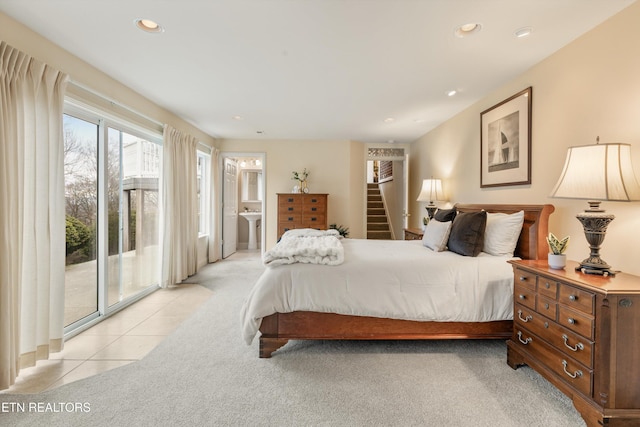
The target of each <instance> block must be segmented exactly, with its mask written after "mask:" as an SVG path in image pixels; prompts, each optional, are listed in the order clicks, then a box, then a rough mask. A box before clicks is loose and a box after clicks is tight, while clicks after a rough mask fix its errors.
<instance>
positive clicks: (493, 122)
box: [480, 87, 532, 188]
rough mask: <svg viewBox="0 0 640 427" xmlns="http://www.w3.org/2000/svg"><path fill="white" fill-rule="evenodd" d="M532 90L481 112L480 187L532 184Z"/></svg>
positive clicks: (524, 91) (529, 89)
mask: <svg viewBox="0 0 640 427" xmlns="http://www.w3.org/2000/svg"><path fill="white" fill-rule="evenodd" d="M531 92H532V91H531V87H528V88H527V89H525V90H523V91H521V92H518V93H516V94H515V95H513V96H512V97H510V98H508V99H505V100H504V101H502V102H500V103H499V104H496V105H494V106H493V107H491V108H489V109H488V110H485V111H483V112H482V113H480V187H481V188H484V187H499V186H506V185H523V184H531V97H532V93H531Z"/></svg>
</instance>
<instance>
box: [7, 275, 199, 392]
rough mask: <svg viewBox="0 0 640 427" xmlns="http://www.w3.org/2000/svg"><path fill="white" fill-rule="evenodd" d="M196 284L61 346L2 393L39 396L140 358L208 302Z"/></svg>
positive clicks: (161, 294)
mask: <svg viewBox="0 0 640 427" xmlns="http://www.w3.org/2000/svg"><path fill="white" fill-rule="evenodd" d="M211 295H212V292H211V290H209V289H207V288H205V287H203V286H200V285H196V284H182V285H180V286H176V287H173V288H169V289H160V290H158V291H156V292H154V293H152V294H151V295H148V296H147V297H145V298H143V299H142V300H140V301H138V302H136V303H135V304H132V305H131V306H129V307H127V308H125V309H124V310H122V311H120V312H118V313H117V314H115V315H113V316H111V317H109V318H108V319H106V320H104V321H102V322H100V323H98V324H97V325H95V326H93V327H92V328H90V329H87V330H86V331H84V332H82V333H81V334H78V335H76V336H75V337H73V338H71V339H69V340H68V341H66V342H65V346H64V350H63V351H61V352H59V353H53V354H52V355H51V356H50V358H49V360H41V361H39V362H38V363H37V364H36V366H34V367H32V368H26V369H22V370H21V371H20V376H19V377H18V378H17V380H16V383H15V384H14V385H13V386H11V388H9V389H7V390H4V391H2V392H1V393H11V394H31V393H40V392H43V391H45V390H49V389H52V388H55V387H58V386H60V385H62V384H67V383H70V382H72V381H76V380H79V379H82V378H86V377H89V376H92V375H96V374H98V373H100V372H104V371H108V370H109V369H113V368H117V367H119V366H123V365H126V364H128V363H132V362H135V361H136V360H140V359H142V358H143V357H144V356H145V355H146V354H147V353H149V352H150V351H151V350H152V349H153V348H154V347H155V346H156V345H158V344H159V343H160V342H162V340H163V339H164V338H165V337H166V336H167V335H169V334H170V333H171V332H172V331H173V330H174V329H175V328H176V327H178V325H180V323H181V322H182V321H183V320H185V319H186V318H187V317H189V316H190V315H191V314H193V313H194V312H195V311H196V310H197V309H198V308H199V307H200V305H201V304H202V303H204V302H205V301H207V300H208V299H209V297H211Z"/></svg>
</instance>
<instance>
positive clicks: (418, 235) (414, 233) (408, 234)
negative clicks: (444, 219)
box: [404, 228, 423, 240]
mask: <svg viewBox="0 0 640 427" xmlns="http://www.w3.org/2000/svg"><path fill="white" fill-rule="evenodd" d="M422 236H423V231H422V230H420V229H418V228H405V229H404V240H422Z"/></svg>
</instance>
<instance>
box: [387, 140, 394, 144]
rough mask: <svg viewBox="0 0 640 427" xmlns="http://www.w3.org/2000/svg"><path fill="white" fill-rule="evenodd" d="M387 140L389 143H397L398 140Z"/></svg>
mask: <svg viewBox="0 0 640 427" xmlns="http://www.w3.org/2000/svg"><path fill="white" fill-rule="evenodd" d="M387 142H388V143H389V144H395V143H396V140H395V139H390V140H388V141H387Z"/></svg>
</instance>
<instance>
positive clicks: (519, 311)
mask: <svg viewBox="0 0 640 427" xmlns="http://www.w3.org/2000/svg"><path fill="white" fill-rule="evenodd" d="M518 319H520V320H522V321H523V322H524V323H527V322H528V321H529V320H533V316H532V315H528V316H527V317H525V318H522V310H518Z"/></svg>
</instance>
